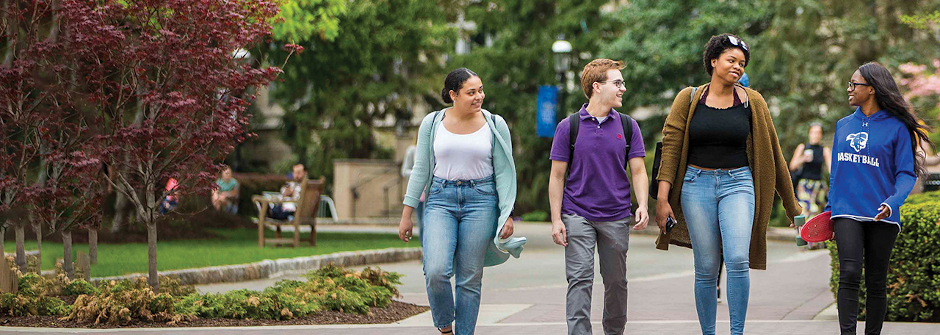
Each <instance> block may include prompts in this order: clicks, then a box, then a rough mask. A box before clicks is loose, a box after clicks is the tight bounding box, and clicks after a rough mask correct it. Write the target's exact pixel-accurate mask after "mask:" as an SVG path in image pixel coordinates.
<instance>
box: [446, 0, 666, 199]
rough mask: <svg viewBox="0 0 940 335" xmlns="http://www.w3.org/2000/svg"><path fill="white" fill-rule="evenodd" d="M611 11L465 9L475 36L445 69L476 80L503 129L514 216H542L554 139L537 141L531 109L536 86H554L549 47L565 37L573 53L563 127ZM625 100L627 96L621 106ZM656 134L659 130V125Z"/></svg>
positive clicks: (594, 6) (592, 5)
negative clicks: (508, 134)
mask: <svg viewBox="0 0 940 335" xmlns="http://www.w3.org/2000/svg"><path fill="white" fill-rule="evenodd" d="M609 4H610V1H604V0H589V1H568V2H566V1H561V2H550V1H533V0H497V1H488V2H473V3H470V4H469V5H467V7H466V14H465V16H466V20H467V21H472V22H474V23H476V27H475V29H470V30H465V31H462V32H461V36H467V37H469V39H470V41H471V46H470V53H469V54H465V55H456V56H454V57H453V61H451V62H449V63H448V64H447V69H455V68H459V67H466V68H469V69H471V70H473V71H474V72H476V73H477V74H479V75H480V78H481V79H482V80H483V86H484V87H485V89H486V101H485V102H484V103H483V105H484V106H483V107H484V108H486V109H487V110H489V111H491V112H493V113H496V114H499V115H501V116H503V117H504V118H505V119H506V121H507V122H508V123H509V126H510V129H511V131H512V136H513V145H514V147H513V149H514V151H515V152H514V153H513V155H514V157H516V172H517V178H518V184H519V185H525V187H519V190H518V194H517V195H516V207H515V209H516V211H518V212H520V213H526V212H530V211H534V210H548V197H546V196H545V194H547V192H546V190H547V189H548V175H549V172H550V171H551V161H550V160H549V159H548V155H549V152H550V151H551V146H552V139H551V138H540V137H537V136H536V122H535V120H536V104H535V101H536V95H537V94H538V87H539V86H540V85H558V84H559V78H558V77H557V73H556V72H555V58H554V57H553V54H552V43H554V42H555V40H556V39H557V38H558V36H559V35H564V38H565V40H566V41H568V42H570V43H571V45H572V48H573V50H572V52H571V55H570V57H569V58H570V60H571V62H570V63H571V68H570V71H569V73H568V75H569V76H573V83H574V89H573V90H572V91H570V92H565V93H564V94H562V97H561V99H562V100H561V101H560V103H559V114H560V115H558V118H559V119H561V118H563V117H564V116H567V114H570V113H574V112H576V111H577V110H578V109H579V108H580V107H581V104H583V103H585V102H587V101H586V98H585V97H584V95H583V94H582V93H581V90H580V84H579V80H580V79H579V78H578V73H579V72H580V71H581V68H582V67H583V66H584V65H585V64H587V62H588V61H590V60H591V59H593V58H594V57H595V56H597V55H598V53H599V50H600V49H601V47H602V46H603V45H604V44H606V43H607V42H608V41H609V40H610V39H611V38H612V36H613V31H614V20H613V19H614V18H613V15H605V14H603V12H602V7H605V6H608V5H609ZM439 78H440V77H439ZM442 86H443V80H439V81H436V82H434V83H433V84H432V85H431V87H434V88H437V90H438V91H439V90H440V87H442ZM629 89H631V90H632V89H633V88H632V87H630V88H629ZM630 99H631V98H629V97H626V96H625V99H624V100H625V101H626V100H630ZM623 111H627V110H623ZM640 126H641V127H643V126H644V125H643V124H640ZM658 127H659V128H660V129H662V124H660V125H659V126H658Z"/></svg>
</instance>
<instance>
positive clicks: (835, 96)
mask: <svg viewBox="0 0 940 335" xmlns="http://www.w3.org/2000/svg"><path fill="white" fill-rule="evenodd" d="M938 4H940V1H937V0H900V1H892V2H890V5H886V4H884V3H870V4H867V5H865V6H858V5H856V4H854V3H846V2H843V1H839V0H823V1H806V0H798V1H791V0H759V1H749V2H735V1H718V2H715V1H702V0H696V1H685V2H670V1H651V0H640V1H630V2H629V3H628V4H627V5H625V6H624V7H623V8H621V10H620V11H619V12H617V14H616V18H617V19H618V22H619V23H621V24H620V26H621V27H623V30H622V32H619V34H618V36H617V37H615V38H614V39H612V42H611V43H610V44H609V45H608V46H606V47H605V48H604V49H603V51H602V52H601V53H600V55H601V56H606V57H610V58H614V59H622V60H624V62H625V63H626V68H625V69H624V70H623V71H622V72H623V75H624V79H625V80H626V82H628V83H633V84H632V85H631V86H628V87H627V94H626V95H625V99H624V106H625V108H624V109H626V110H630V109H632V108H633V107H637V106H654V107H661V108H663V111H662V112H663V113H667V112H668V110H667V109H665V108H667V107H668V106H669V105H671V103H672V101H673V98H674V97H675V93H676V92H677V91H678V90H680V89H682V88H683V87H686V86H691V85H701V84H704V83H707V82H708V81H709V79H710V78H709V77H708V75H707V74H706V73H705V71H704V68H703V65H702V52H703V51H704V45H705V43H706V42H707V41H708V39H709V38H710V37H711V36H713V35H717V34H720V33H725V32H728V33H734V34H737V35H739V36H741V37H742V38H743V39H744V40H745V41H746V42H747V43H748V45H749V46H750V47H751V50H750V51H751V58H750V63H749V64H748V66H747V73H748V75H749V77H750V84H751V87H752V88H754V89H756V90H758V91H759V92H761V94H762V95H763V96H764V98H765V100H767V101H768V102H769V103H770V104H771V106H772V110H771V111H772V112H773V113H774V123H775V125H776V126H777V127H776V129H777V133H778V135H779V138H780V142H781V146H782V147H783V149H784V152H785V155H786V156H787V157H788V158H789V156H790V155H791V153H792V152H793V150H794V148H795V147H796V146H797V145H798V144H799V143H802V142H804V141H806V133H807V131H808V123H809V122H811V121H822V123H823V127H824V131H827V132H831V131H833V130H834V128H835V121H836V120H838V119H839V118H842V117H843V116H845V115H847V114H849V113H850V112H851V109H850V107H849V106H848V105H847V104H846V95H845V83H846V82H847V81H848V78H850V77H851V76H852V73H853V72H854V71H855V70H856V69H857V68H858V66H860V65H862V64H864V63H865V62H869V61H880V62H882V63H884V64H885V65H886V66H888V68H889V69H894V68H896V67H897V65H898V64H901V63H903V62H908V61H912V62H915V63H919V64H926V63H928V62H929V60H931V59H932V58H931V55H935V54H936V53H935V49H936V45H937V44H938V41H937V36H938V35H936V34H922V33H915V32H914V31H913V30H912V28H910V27H908V26H905V25H903V24H901V22H900V19H899V17H900V14H909V13H917V12H920V11H922V10H921V9H920V8H931V7H934V8H936V7H937V5H938ZM627 96H629V98H626V97H627ZM641 126H647V125H644V124H641ZM648 127H652V128H654V129H656V130H660V129H662V123H659V124H652V125H649V126H648ZM824 141H826V140H824ZM540 192H543V191H541V190H540Z"/></svg>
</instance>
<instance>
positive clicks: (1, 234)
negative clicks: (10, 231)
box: [0, 222, 8, 266]
mask: <svg viewBox="0 0 940 335" xmlns="http://www.w3.org/2000/svg"><path fill="white" fill-rule="evenodd" d="M3 223H4V225H3V226H2V227H0V266H5V265H6V264H7V262H6V261H5V260H6V259H7V254H6V251H4V250H3V247H4V243H3V240H4V239H6V237H7V226H6V224H7V223H8V222H3Z"/></svg>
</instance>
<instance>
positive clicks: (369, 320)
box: [0, 300, 429, 329]
mask: <svg viewBox="0 0 940 335" xmlns="http://www.w3.org/2000/svg"><path fill="white" fill-rule="evenodd" d="M428 309H429V308H428V307H427V306H418V305H414V304H409V303H404V302H400V301H394V300H393V301H392V303H391V304H390V305H389V306H388V307H386V308H372V313H370V314H367V315H362V314H347V313H341V312H336V311H326V312H320V313H315V314H313V315H308V316H306V317H302V318H293V319H290V320H283V321H278V320H238V319H196V320H194V321H189V322H180V323H177V324H173V325H168V324H166V323H165V322H143V321H133V322H130V323H128V324H120V325H106V324H99V325H95V324H89V323H79V322H75V321H64V320H60V319H59V317H58V316H21V317H10V316H2V317H0V326H2V327H45V328H98V329H101V328H163V327H249V326H290V325H332V324H379V323H392V322H396V321H401V320H404V319H407V318H409V317H411V316H414V315H418V314H421V313H424V312H425V311H427V310H428Z"/></svg>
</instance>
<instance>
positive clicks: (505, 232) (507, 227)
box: [499, 217, 513, 238]
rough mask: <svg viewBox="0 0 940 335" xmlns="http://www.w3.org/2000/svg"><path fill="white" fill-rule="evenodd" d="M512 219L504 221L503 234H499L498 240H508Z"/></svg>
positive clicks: (510, 233) (511, 230)
mask: <svg viewBox="0 0 940 335" xmlns="http://www.w3.org/2000/svg"><path fill="white" fill-rule="evenodd" d="M512 232H513V229H512V217H509V218H508V219H506V224H504V225H503V232H502V233H501V234H499V238H509V237H510V236H512Z"/></svg>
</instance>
